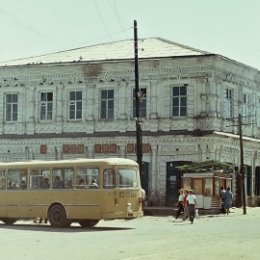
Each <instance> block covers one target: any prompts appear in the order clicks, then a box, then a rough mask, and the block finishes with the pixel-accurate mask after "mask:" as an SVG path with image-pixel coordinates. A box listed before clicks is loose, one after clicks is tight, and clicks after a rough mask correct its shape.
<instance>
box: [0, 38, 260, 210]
mask: <svg viewBox="0 0 260 260" xmlns="http://www.w3.org/2000/svg"><path fill="white" fill-rule="evenodd" d="M138 45H139V80H140V81H139V87H140V90H141V95H140V115H141V118H142V135H143V139H142V141H143V163H144V164H143V166H144V167H143V168H144V171H143V173H142V176H141V177H142V184H143V187H144V188H145V189H146V191H147V194H148V199H149V200H151V201H152V203H153V204H158V205H164V204H166V205H172V203H173V202H175V199H176V196H177V189H178V188H179V186H180V178H181V176H180V174H179V171H177V170H176V168H175V167H176V165H180V164H181V163H183V162H199V161H207V160H217V161H220V162H229V163H232V164H233V165H234V169H235V171H234V184H233V185H234V187H235V186H236V185H235V182H236V175H237V169H239V167H240V146H239V135H238V133H239V132H238V120H237V119H238V115H239V114H241V115H242V123H243V124H242V129H243V136H244V140H243V146H244V163H245V165H246V166H247V173H246V192H247V196H249V197H252V198H256V197H257V196H260V71H259V70H257V69H255V68H252V67H250V66H248V65H245V64H242V63H239V62H237V61H234V60H231V59H229V58H226V57H223V56H221V55H217V54H213V53H208V52H205V51H201V50H197V49H194V48H191V47H188V46H184V45H181V44H178V43H174V42H170V41H167V40H164V39H161V38H147V39H140V40H139V43H138ZM0 66H1V67H0V107H1V109H0V161H17V160H31V159H44V160H49V159H62V158H78V157H90V158H94V157H95V158H96V157H115V156H117V157H126V158H130V159H133V160H136V151H135V143H136V133H135V131H136V122H135V71H134V43H133V40H123V41H118V42H111V43H105V44H100V45H94V46H87V47H82V48H78V49H72V50H68V51H61V52H58V53H52V54H47V55H42V56H38V57H31V58H28V59H20V60H13V61H8V62H2V63H1V64H0ZM215 192H218V191H215Z"/></svg>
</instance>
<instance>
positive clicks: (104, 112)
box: [100, 89, 114, 119]
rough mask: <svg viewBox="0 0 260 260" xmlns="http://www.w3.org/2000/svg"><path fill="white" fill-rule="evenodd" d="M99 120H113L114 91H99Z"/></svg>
mask: <svg viewBox="0 0 260 260" xmlns="http://www.w3.org/2000/svg"><path fill="white" fill-rule="evenodd" d="M100 118H101V119H113V118H114V90H113V89H102V90H101V109H100Z"/></svg>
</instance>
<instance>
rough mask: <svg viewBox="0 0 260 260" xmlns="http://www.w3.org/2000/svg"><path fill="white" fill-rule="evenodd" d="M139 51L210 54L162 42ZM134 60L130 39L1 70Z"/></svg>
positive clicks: (143, 44)
mask: <svg viewBox="0 0 260 260" xmlns="http://www.w3.org/2000/svg"><path fill="white" fill-rule="evenodd" d="M138 50H139V51H138V58H161V57H175V56H200V55H207V54H211V53H209V52H206V51H202V50H198V49H195V48H192V47H189V46H186V45H182V44H179V43H176V42H171V41H168V40H165V39H162V38H145V39H138ZM133 58H134V41H133V39H131V40H122V41H116V42H108V43H103V44H97V45H91V46H85V47H80V48H76V49H70V50H65V51H59V52H55V53H49V54H45V55H40V56H34V57H29V58H24V59H16V60H9V61H5V62H0V66H5V65H7V66H12V65H25V64H42V63H59V62H80V61H82V62H88V61H104V60H107V61H109V60H126V59H133Z"/></svg>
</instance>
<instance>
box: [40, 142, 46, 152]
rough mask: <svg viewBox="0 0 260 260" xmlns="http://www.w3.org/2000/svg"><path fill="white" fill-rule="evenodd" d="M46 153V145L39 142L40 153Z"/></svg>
mask: <svg viewBox="0 0 260 260" xmlns="http://www.w3.org/2000/svg"><path fill="white" fill-rule="evenodd" d="M46 153H47V145H46V144H41V145H40V154H46Z"/></svg>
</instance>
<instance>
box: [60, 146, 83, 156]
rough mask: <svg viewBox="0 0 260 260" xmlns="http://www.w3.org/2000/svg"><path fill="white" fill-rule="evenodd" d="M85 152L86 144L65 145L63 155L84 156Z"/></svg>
mask: <svg viewBox="0 0 260 260" xmlns="http://www.w3.org/2000/svg"><path fill="white" fill-rule="evenodd" d="M84 152H85V147H84V144H64V145H63V153H71V154H75V153H79V154H82V153H84Z"/></svg>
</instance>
